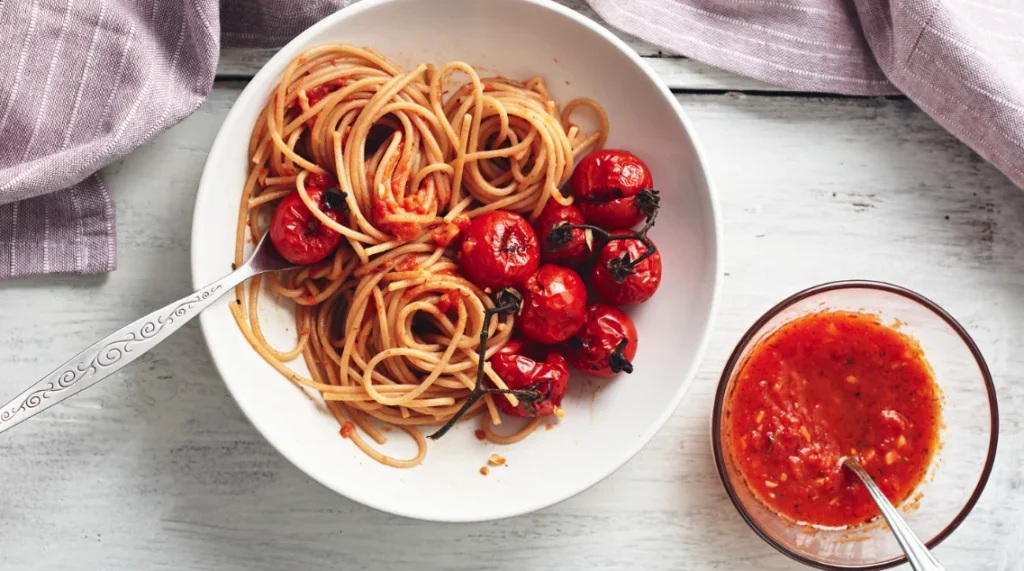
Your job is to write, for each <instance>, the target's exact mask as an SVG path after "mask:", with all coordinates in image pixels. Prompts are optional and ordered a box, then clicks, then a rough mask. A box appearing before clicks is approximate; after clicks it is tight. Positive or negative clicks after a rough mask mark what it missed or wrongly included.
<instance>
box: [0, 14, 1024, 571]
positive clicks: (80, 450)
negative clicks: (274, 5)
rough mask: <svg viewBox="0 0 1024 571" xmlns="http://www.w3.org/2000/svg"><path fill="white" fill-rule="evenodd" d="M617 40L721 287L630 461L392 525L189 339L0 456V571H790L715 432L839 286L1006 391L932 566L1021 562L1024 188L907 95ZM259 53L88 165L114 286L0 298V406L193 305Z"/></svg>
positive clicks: (1, 292)
mask: <svg viewBox="0 0 1024 571" xmlns="http://www.w3.org/2000/svg"><path fill="white" fill-rule="evenodd" d="M570 4H571V5H573V6H574V7H576V8H579V9H581V10H583V11H585V12H587V13H588V15H590V16H591V17H594V15H593V14H592V13H590V12H589V11H588V10H586V9H585V8H584V7H582V6H581V5H580V4H578V3H576V2H570ZM628 41H629V42H630V44H631V45H632V46H634V47H635V49H636V50H637V51H638V52H640V53H641V54H643V55H645V56H647V57H648V61H649V62H650V63H651V64H652V65H653V66H654V67H655V69H656V70H658V72H659V73H661V74H662V77H663V78H664V79H665V80H666V81H667V82H668V83H669V85H670V86H671V87H672V88H673V89H674V90H675V91H676V92H677V93H678V98H679V101H680V103H681V104H682V106H683V108H684V109H685V110H686V112H687V113H688V114H689V116H690V118H691V119H692V120H693V124H694V125H695V127H696V130H697V135H698V136H699V138H700V139H701V140H702V142H703V144H704V147H705V149H706V151H707V158H708V161H709V163H710V164H709V167H710V169H711V172H712V173H713V175H714V178H715V180H716V182H717V183H718V190H719V192H720V193H721V194H720V196H721V203H722V206H723V212H724V222H725V254H726V257H725V271H726V274H725V276H726V277H725V283H724V291H723V295H724V298H723V303H722V304H721V313H720V315H719V318H718V322H717V327H716V329H715V331H714V333H713V335H712V341H711V346H710V349H709V352H708V354H707V357H706V360H705V362H704V364H703V366H702V367H701V369H700V373H699V375H698V378H697V380H696V382H695V383H694V385H693V388H692V389H691V391H690V393H689V395H688V397H687V398H686V400H685V402H684V403H683V405H682V406H681V407H680V409H679V410H678V411H677V413H676V414H675V416H674V417H673V418H672V419H671V421H670V422H669V423H668V425H667V426H666V427H665V428H664V429H663V430H662V431H661V432H660V433H659V434H658V435H657V436H656V437H655V438H654V440H653V441H652V442H651V443H650V444H649V445H648V446H647V447H646V448H645V450H644V451H643V452H641V453H640V454H639V455H638V456H637V457H636V458H635V459H634V460H632V461H631V462H630V463H629V464H627V465H626V467H624V468H623V469H622V470H620V471H619V472H617V473H616V474H614V475H613V476H611V477H610V478H608V479H607V480H606V481H605V482H603V483H601V484H599V485H598V486H596V487H594V488H593V489H591V490H589V491H587V492H585V493H583V494H581V495H580V496H578V497H576V498H573V499H571V500H569V501H567V502H565V503H563V504H561V505H557V506H554V507H552V508H549V509H546V510H543V511H541V512H539V513H536V514H532V515H529V516H524V517H520V518H517V519H513V520H508V521H501V522H496V523H488V524H480V525H431V524H427V523H421V522H415V521H409V520H405V519H401V518H397V517H391V516H388V515H384V514H381V513H378V512H375V511H372V510H370V509H367V508H364V507H362V506H360V505H357V504H355V503H353V502H350V501H348V500H345V499H343V498H341V497H339V496H337V495H335V494H334V493H333V492H330V491H328V490H327V489H325V488H323V487H321V486H320V485H318V484H316V483H314V482H312V481H311V480H310V479H309V478H307V477H305V476H304V475H303V474H302V473H300V472H299V471H298V470H297V469H295V468H294V467H292V466H291V465H290V464H289V463H288V462H287V461H286V460H284V458H282V457H281V456H280V455H278V454H277V453H276V452H275V451H274V450H273V449H272V448H271V447H270V446H269V445H268V444H267V443H266V442H265V441H264V440H263V439H262V438H261V437H260V435H259V434H258V433H257V432H256V431H255V429H253V428H252V426H250V425H249V424H248V422H247V421H246V420H245V419H244V418H243V416H242V414H241V412H240V411H239V410H238V408H237V407H236V406H235V404H234V403H233V401H232V400H231V398H230V397H229V396H228V394H227V392H226V390H225V388H224V386H223V385H222V384H221V381H220V379H219V378H218V377H217V374H216V372H215V371H214V368H213V366H212V364H211V362H210V360H209V358H208V356H207V354H206V350H205V348H204V347H203V342H202V339H201V336H200V333H199V330H198V328H197V327H196V326H194V325H193V326H189V327H186V328H185V329H184V330H182V331H181V332H179V333H178V334H177V335H176V336H174V337H173V338H172V339H171V340H170V341H168V342H167V343H165V344H163V345H161V346H160V347H158V348H157V349H156V350H155V351H153V352H152V353H150V354H148V355H146V356H145V357H143V358H142V359H141V360H140V361H139V362H137V363H136V364H135V365H133V366H132V367H131V368H129V369H128V370H126V371H123V372H122V373H120V374H118V375H117V376H116V377H115V378H112V379H108V380H107V381H105V382H104V383H102V384H100V385H98V386H97V387H95V388H93V389H91V390H89V391H88V392H86V393H84V394H82V395H80V396H78V397H76V398H74V399H72V400H70V401H68V402H67V403H65V404H64V405H62V406H60V407H57V408H54V409H52V410H51V411H49V412H47V413H46V414H44V415H42V416H40V417H38V418H37V419H35V420H33V421H32V422H30V423H27V424H26V425H23V426H21V427H19V428H18V429H16V430H15V431H12V432H11V433H9V434H5V435H4V436H3V437H0V569H5V570H29V569H31V570H39V569H57V570H61V571H67V570H78V569H83V570H86V569H88V570H91V569H124V570H131V571H137V570H140V569H216V570H217V571H232V570H239V571H242V570H244V571H256V570H267V571H271V570H273V571H277V570H281V569H319V568H338V569H345V570H346V571H350V570H357V569H391V568H398V567H399V566H409V568H411V569H426V568H432V567H436V568H447V569H466V570H477V569H481V568H489V569H509V570H523V569H541V568H544V569H547V568H554V567H555V566H557V567H558V568H560V569H593V570H598V569H620V568H641V567H645V568H651V569H660V568H671V569H729V570H732V569H764V570H779V569H795V568H798V565H797V564H796V563H794V562H792V561H790V560H789V559H787V558H785V557H784V556H782V555H780V554H778V553H776V552H775V551H773V550H772V549H771V548H770V547H768V546H767V545H766V544H764V543H763V542H762V541H761V540H760V539H758V538H757V537H756V536H755V535H754V534H753V532H751V531H750V530H749V529H748V528H747V526H746V524H745V523H743V521H742V520H741V519H740V517H739V516H738V515H737V513H736V511H735V510H734V509H733V507H732V505H731V504H730V503H729V501H728V499H727V498H726V496H725V493H724V492H723V490H722V487H721V485H720V483H719V481H718V476H717V474H716V473H715V470H714V466H713V462H712V458H711V453H710V450H709V445H708V442H709V437H708V416H709V411H710V409H711V400H712V393H713V391H714V388H715V385H716V383H717V381H718V375H719V373H720V370H721V367H722V364H723V363H724V360H725V358H726V356H727V354H728V353H729V351H730V350H731V349H732V347H733V345H734V343H735V342H736V341H737V340H738V338H739V337H740V335H741V333H742V332H743V331H744V330H745V329H746V327H747V326H748V325H749V324H750V323H751V322H752V321H753V320H754V319H755V318H756V317H757V316H758V315H760V314H761V313H762V312H763V311H764V310H765V309H767V308H768V307H769V306H770V305H772V304H773V303H774V302H776V301H777V300H779V299H781V298H783V297H784V296H786V295H788V294H790V293H792V292H794V291H796V290H798V289H801V288H803V287H805V286H809V285H812V284H816V283H819V282H822V281H826V280H832V279H840V278H871V279H880V280H888V281H893V282H897V283H900V284H903V285H906V286H908V287H911V288H913V289H917V290H919V291H920V292H922V293H924V294H925V295H927V296H929V297H931V298H933V299H934V300H935V301H937V302H939V303H940V304H941V305H943V306H945V307H946V308H947V309H948V310H949V311H951V312H952V313H953V314H954V315H955V316H957V317H958V318H959V319H960V320H962V322H963V323H964V324H965V325H966V326H967V328H968V329H969V330H970V333H971V334H972V335H973V336H974V337H975V339H976V340H977V341H978V343H979V345H980V346H981V348H982V350H983V352H984V353H985V355H986V357H987V358H988V361H989V364H990V366H991V368H992V371H993V373H994V374H995V377H996V384H997V386H998V391H999V401H1000V402H999V404H1000V407H1001V410H1002V427H1001V439H1000V450H999V457H998V461H997V462H996V467H995V471H994V473H993V475H992V479H991V480H990V482H989V485H988V488H987V490H986V492H985V494H984V495H983V497H982V498H981V501H980V503H979V504H978V505H977V507H976V508H975V510H974V512H973V513H972V515H971V517H970V518H969V519H968V520H967V522H966V523H965V524H964V525H963V526H962V527H961V528H960V529H959V530H958V531H957V532H956V533H955V534H954V535H953V536H952V537H951V538H950V539H948V540H947V541H946V542H945V543H944V544H943V545H942V546H941V547H939V548H938V550H937V554H938V556H939V558H940V559H941V560H942V561H943V562H944V563H946V565H947V567H948V568H949V569H950V570H953V569H961V570H962V569H988V570H995V571H998V570H1019V569H1022V568H1024V567H1022V565H1024V563H1022V561H1024V511H1022V510H1021V509H1020V506H1021V505H1024V470H1022V468H1024V380H1022V378H1021V377H1022V376H1024V374H1022V372H1021V371H1024V351H1022V339H1024V193H1022V192H1021V191H1020V190H1018V189H1015V188H1014V187H1013V186H1012V185H1011V184H1010V183H1009V182H1008V181H1007V180H1006V179H1005V178H1004V177H1002V176H1001V175H1000V174H999V173H998V172H997V171H996V170H995V169H993V168H992V167H990V166H989V165H987V164H986V163H984V162H983V161H982V160H981V159H979V158H978V157H977V156H976V155H975V154H974V153H973V152H971V151H970V150H969V149H968V148H966V147H965V146H963V145H961V144H960V143H959V142H957V141H956V140H955V139H954V138H953V137H952V136H950V135H948V134H947V133H945V132H944V131H943V130H942V129H941V128H940V127H939V126H938V125H937V124H936V123H935V122H934V121H932V120H931V119H930V118H929V117H928V116H926V115H925V114H924V113H923V112H921V111H920V110H918V109H917V108H916V107H915V106H914V105H913V104H912V103H910V102H908V101H906V100H903V99H899V98H888V99H853V98H842V97H828V96H817V95H810V94H799V93H792V94H790V93H786V92H785V91H784V90H782V89H780V88H776V87H772V86H766V85H764V84H760V83H758V82H755V81H751V80H747V79H743V78H739V77H735V76H732V75H730V74H727V73H725V72H721V71H716V70H714V69H711V68H708V67H707V66H703V65H699V64H697V63H695V62H692V61H688V60H686V59H684V58H679V57H670V56H665V55H662V54H660V52H658V51H657V50H656V49H654V48H652V47H651V46H648V45H645V44H643V43H642V42H639V41H636V40H633V39H629V40H628ZM267 55H268V54H267V52H262V51H229V52H226V53H225V54H224V57H223V58H222V59H223V61H222V64H221V78H220V79H219V80H218V82H217V83H216V85H215V87H214V90H213V93H212V94H211V96H210V98H209V101H208V102H207V103H206V104H205V105H203V106H202V108H200V109H199V111H197V112H196V113H195V114H194V115H193V116H191V117H190V118H188V119H186V120H185V121H183V122H182V123H181V124H180V125H178V126H176V127H174V128H172V129H171V130H169V131H168V132H166V133H164V134H163V135H161V136H160V137H158V138H157V139H156V140H154V141H153V142H152V143H150V144H148V145H146V146H144V147H142V148H141V149H139V150H138V151H136V152H135V153H133V154H132V155H131V156H129V157H128V158H127V159H125V160H124V161H121V162H120V163H118V164H114V165H112V166H110V167H109V168H108V169H106V170H105V173H104V174H105V176H106V179H107V181H108V182H109V184H110V186H111V187H112V188H113V192H114V195H115V198H116V200H117V211H118V216H119V221H118V245H119V248H120V254H119V269H118V270H117V271H115V272H113V273H111V274H110V275H107V276H99V277H87V278H82V277H47V278H35V279H20V280H13V281H7V282H0V358H2V363H3V376H2V378H0V398H2V399H3V400H6V399H7V398H9V397H10V396H12V395H13V394H15V393H17V392H19V391H20V390H21V389H22V388H23V387H24V386H25V385H27V384H28V383H29V382H30V381H34V380H35V379H36V378H38V377H40V376H42V375H43V374H44V373H46V372H49V370H50V369H51V368H52V367H53V366H55V365H57V364H58V363H59V362H61V361H63V360H64V359H65V358H67V357H68V356H70V355H72V354H74V353H76V352H77V351H78V350H80V349H81V348H82V347H83V346H84V345H86V344H88V343H90V342H92V341H94V340H95V339H98V338H99V337H101V336H103V335H105V334H106V333H108V332H109V331H112V330H113V329H115V328H116V327H118V326H120V325H121V324H123V323H125V322H128V321H130V320H133V319H135V318H136V317H138V316H140V315H142V314H143V313H145V312H146V311H148V310H150V309H152V308H155V307H158V306H160V305H163V304H164V303H167V302H169V301H171V300H173V299H176V298H178V297H180V296H181V295H184V294H185V293H187V292H188V291H189V290H190V288H189V270H188V267H189V239H190V238H189V236H190V226H191V218H192V203H193V200H194V195H195V191H196V187H197V185H198V182H199V175H200V171H201V169H202V167H203V164H204V162H205V160H206V154H207V152H208V150H209V148H210V145H211V142H212V141H213V137H214V135H215V134H216V132H217V129H218V127H219V126H220V124H221V122H222V120H223V119H224V116H225V115H226V113H227V111H228V109H229V108H230V107H231V104H232V103H233V102H234V100H235V98H236V97H237V96H238V94H239V93H240V91H241V89H242V88H243V87H244V85H245V79H246V78H248V77H250V76H251V75H252V74H253V73H254V72H255V70H256V69H258V67H259V65H260V64H261V63H262V61H264V59H265V58H266V57H267Z"/></svg>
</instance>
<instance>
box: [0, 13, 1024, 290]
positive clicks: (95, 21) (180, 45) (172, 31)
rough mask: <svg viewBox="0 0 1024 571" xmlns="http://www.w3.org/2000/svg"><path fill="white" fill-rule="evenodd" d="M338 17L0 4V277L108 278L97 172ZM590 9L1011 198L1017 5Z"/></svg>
mask: <svg viewBox="0 0 1024 571" xmlns="http://www.w3.org/2000/svg"><path fill="white" fill-rule="evenodd" d="M344 1H345V0H221V2H220V3H218V2H217V0H179V1H178V2H172V1H168V0H163V1H158V0H0V30H3V34H0V70H2V73H0V278H3V277H10V276H19V275H29V274H47V273H97V272H104V271H109V270H112V269H113V268H114V267H115V265H116V262H117V257H116V245H115V228H114V208H113V204H112V201H111V197H110V194H109V193H108V191H107V189H106V187H105V186H104V185H103V181H102V179H101V178H100V177H99V176H98V175H97V174H96V172H97V171H98V170H99V169H100V168H102V167H103V166H105V165H107V164H109V163H111V162H113V161H116V160H118V159H120V158H121V157H123V156H124V155H126V154H127V153H129V152H131V150H132V149H135V148H136V147H138V146H139V145H141V144H143V143H145V142H146V141H148V140H150V139H152V138H153V137H154V136H156V135H157V134H158V133H160V132H161V131H163V130H164V129H166V128H167V127H169V126H171V125H173V124H174V123H176V122H177V121H179V120H181V119H182V118H184V117H185V116H187V115H188V114H189V113H191V112H192V111H194V110H195V109H196V108H197V107H198V106H199V105H200V104H201V103H202V101H203V100H204V99H205V97H206V96H207V94H208V93H209V91H210V88H211V86H212V83H213V77H214V73H215V70H216V64H217V55H218V52H219V49H220V44H221V41H222V40H223V42H224V43H225V44H232V45H241V46H260V47H270V46H274V45H280V44H282V43H284V42H286V41H287V40H288V39H290V38H291V37H292V36H294V35H295V34H296V33H297V32H299V31H301V30H302V29H304V28H305V27H307V26H308V25H310V24H311V23H313V22H315V21H316V20H318V19H320V18H322V17H323V16H325V15H327V14H328V13H330V12H332V11H334V10H336V9H337V8H338V7H340V6H341V5H342V4H343V3H344ZM589 1H590V3H591V4H592V5H593V7H594V8H595V9H596V10H597V11H598V13H600V14H601V15H602V16H603V17H604V18H605V19H606V20H607V21H608V22H610V23H611V24H612V25H614V26H617V27H619V28H621V29H623V30H625V31H627V32H629V33H632V34H634V35H636V36H639V37H641V38H644V39H646V40H649V41H651V42H653V43H656V44H659V45H661V46H664V47H666V48H668V49H670V50H673V51H675V52H676V53H679V54H683V55H687V56H690V57H693V58H695V59H698V60H701V61H704V62H706V63H709V64H711V65H715V66H718V67H722V68H725V69H728V70H731V71H734V72H736V73H740V74H745V75H749V76H752V77H755V78H758V79H761V80H763V81H767V82H769V83H773V84H776V85H784V86H788V87H792V88H796V89H804V90H812V91H825V92H834V93H844V94H858V95H881V94H893V93H905V94H906V95H907V96H909V97H910V98H911V99H913V100H914V101H916V102H917V103H918V105H920V106H921V108H922V109H924V110H925V111H926V112H928V113H929V114H931V115H932V116H933V117H935V119H936V120H937V121H938V122H939V123H941V124H942V125H943V126H945V127H946V128H947V129H949V130H950V131H951V132H952V133H954V134H955V135H956V136H958V137H960V139H962V140H963V141H964V142H966V143H967V144H968V145H970V146H971V147H972V148H974V149H975V150H976V151H977V152H978V153H979V154H981V155H982V156H983V157H985V158H986V159H988V160H989V161H991V162H992V163H993V164H995V165H996V166H997V167H998V168H999V169H1001V170H1002V171H1003V172H1004V173H1006V174H1007V176H1009V177H1010V178H1011V179H1012V180H1013V181H1014V182H1015V183H1017V184H1018V185H1019V186H1024V143H1022V141H1024V0H898V1H896V0H589ZM140 191H141V190H140Z"/></svg>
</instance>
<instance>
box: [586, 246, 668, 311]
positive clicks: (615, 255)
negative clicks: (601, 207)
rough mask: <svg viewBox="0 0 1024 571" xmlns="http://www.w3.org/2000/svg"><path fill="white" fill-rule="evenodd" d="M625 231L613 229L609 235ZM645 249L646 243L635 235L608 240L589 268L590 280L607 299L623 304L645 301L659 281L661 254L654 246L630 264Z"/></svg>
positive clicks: (652, 293)
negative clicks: (652, 250) (614, 230)
mask: <svg viewBox="0 0 1024 571" xmlns="http://www.w3.org/2000/svg"><path fill="white" fill-rule="evenodd" d="M626 233H627V232H612V235H613V236H614V235H622V234H626ZM652 244H653V242H652ZM645 252H647V246H645V245H644V243H643V242H641V241H640V240H637V239H634V238H627V239H625V240H610V241H608V242H607V243H606V244H605V245H604V247H603V248H601V253H600V254H598V256H597V262H596V263H595V264H594V269H593V270H591V273H590V284H591V285H592V286H593V287H594V290H595V291H597V293H598V294H600V295H601V297H603V298H604V300H605V301H607V302H608V303H612V304H615V305H625V304H628V303H642V302H645V301H647V300H648V299H650V298H651V296H652V295H654V292H655V291H657V289H658V286H659V285H660V284H661V254H660V253H659V252H658V251H657V250H655V251H654V253H652V254H651V255H650V256H648V257H647V258H645V259H644V260H642V261H641V262H640V263H639V264H636V265H633V262H634V260H639V259H640V257H641V256H643V255H644V253H645Z"/></svg>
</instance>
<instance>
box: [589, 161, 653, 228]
mask: <svg viewBox="0 0 1024 571" xmlns="http://www.w3.org/2000/svg"><path fill="white" fill-rule="evenodd" d="M653 187H654V179H653V178H652V177H651V171H650V169H648V168H647V165H646V164H644V162H643V161H642V160H640V158H639V157H637V156H636V155H634V154H633V153H631V152H629V151H622V150H616V149H603V150H600V151H595V152H593V153H591V154H589V155H587V156H585V157H583V159H581V160H580V164H579V165H577V167H576V170H575V171H573V173H572V193H573V196H575V197H576V202H575V204H576V205H577V206H578V207H579V209H580V212H582V213H583V217H584V218H586V220H587V222H589V223H590V224H593V225H595V226H600V227H601V228H604V229H606V230H625V229H626V228H631V227H633V226H634V225H636V224H637V223H638V222H640V221H641V220H643V219H644V218H645V217H646V216H648V215H649V214H650V213H651V212H653V210H654V209H656V208H657V204H658V195H657V192H655V191H654V189H653Z"/></svg>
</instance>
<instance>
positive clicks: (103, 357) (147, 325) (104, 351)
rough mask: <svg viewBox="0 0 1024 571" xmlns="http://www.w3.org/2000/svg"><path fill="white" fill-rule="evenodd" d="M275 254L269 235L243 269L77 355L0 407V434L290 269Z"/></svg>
mask: <svg viewBox="0 0 1024 571" xmlns="http://www.w3.org/2000/svg"><path fill="white" fill-rule="evenodd" d="M294 267H295V264H292V263H291V262H288V261H287V260H285V259H284V258H282V257H281V255H280V254H278V253H277V250H275V249H274V245H273V244H272V243H271V242H270V239H269V238H268V234H264V235H263V239H261V240H260V242H259V244H257V245H256V250H255V251H253V253H252V256H249V259H248V260H247V261H246V262H245V264H243V265H242V266H241V267H239V268H238V269H236V270H235V271H233V272H231V273H230V274H228V275H227V276H225V277H223V278H221V279H219V280H217V281H216V282H213V283H212V284H210V285H208V286H206V287H204V288H203V289H201V290H199V291H197V292H194V293H192V294H190V295H187V296H185V297H184V298H182V299H179V300H178V301H176V302H174V303H171V304H170V305H167V306H164V307H163V308H161V309H158V310H156V311H154V312H153V313H150V314H149V315H147V316H145V317H143V318H142V319H139V320H138V321H135V322H133V323H130V324H128V325H126V326H124V327H123V328H121V329H118V330H117V331H115V332H114V333H112V334H111V335H108V336H107V337H104V338H103V339H100V340H99V341H98V342H96V343H95V344H94V345H92V346H91V347H89V348H88V349H86V350H85V351H82V352H81V353H79V354H77V355H75V356H74V357H72V358H71V360H70V361H68V362H67V363H64V364H63V365H61V366H60V367H58V368H57V369H56V370H55V371H53V372H52V373H50V374H49V375H46V376H45V377H43V378H42V380H40V381H39V382H37V383H36V384H34V385H32V386H31V387H29V388H28V389H26V390H25V392H23V393H21V394H20V395H18V396H16V397H14V398H13V399H12V400H11V401H10V402H9V403H7V404H6V405H4V407H3V408H0V432H3V431H5V430H7V429H9V428H11V427H12V426H16V425H18V424H21V423H22V422H24V421H26V420H28V419H30V418H32V417H33V416H35V415H37V414H39V413H40V412H42V411H44V410H46V409H48V408H50V407H51V406H53V405H55V404H57V403H59V402H61V401H63V400H64V399H66V398H68V397H70V396H72V395H76V394H78V393H80V392H82V391H83V390H85V389H87V388H89V387H91V386H93V385H95V384H96V383H98V382H100V381H102V380H103V379H105V378H107V377H108V376H109V375H110V374H111V373H113V372H115V371H118V370H120V369H121V368H122V367H124V366H125V365H127V364H128V363H131V362H132V361H134V360H135V359H138V358H139V357H141V356H142V355H143V354H145V353H146V352H147V351H149V350H150V349H152V348H153V347H155V346H156V345H157V344H159V343H160V342H161V341H163V340H164V339H167V338H168V337H170V336H171V334H172V333H174V332H175V331H177V330H178V329H180V328H181V326H182V325H185V324H186V323H188V322H189V320H191V319H192V318H193V317H195V316H196V315H199V313H200V312H202V311H203V310H204V309H206V308H207V307H210V306H211V305H213V302H215V301H217V299H219V298H220V297H221V296H222V295H224V294H225V293H227V292H228V291H230V290H231V288H233V287H235V286H236V285H238V284H240V283H242V282H244V281H245V280H247V279H249V278H251V277H253V276H258V275H260V274H264V273H267V272H277V271H281V270H287V269H290V268H294Z"/></svg>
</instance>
